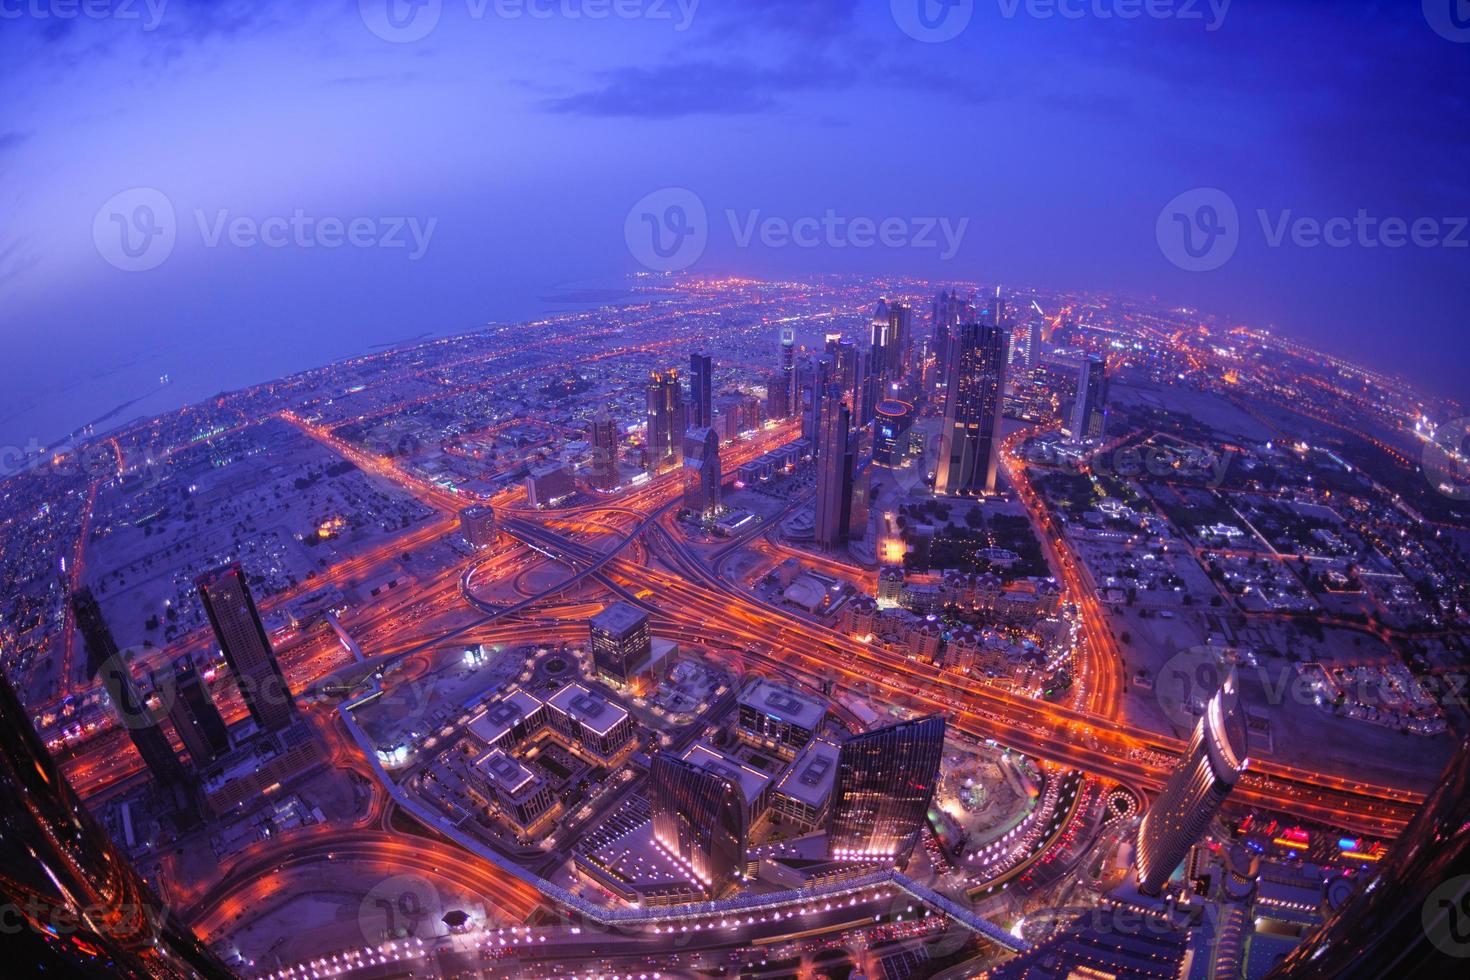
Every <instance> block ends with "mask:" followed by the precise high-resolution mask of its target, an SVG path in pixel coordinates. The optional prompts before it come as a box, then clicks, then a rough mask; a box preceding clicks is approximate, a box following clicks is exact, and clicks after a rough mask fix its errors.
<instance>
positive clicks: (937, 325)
mask: <svg viewBox="0 0 1470 980" xmlns="http://www.w3.org/2000/svg"><path fill="white" fill-rule="evenodd" d="M932 316H933V321H934V334H933V347H934V356H935V359H936V360H937V362H938V363H937V365H936V368H937V377H938V379H939V383H940V384H945V383H947V382H948V380H949V353H950V343H951V341H953V339H954V338H955V336H956V335H958V334H959V332H960V324H962V323H968V322H969V321H970V320H973V319H974V318H975V310H974V307H973V306H972V305H971V304H970V302H969V300H965V299H961V298H960V296H959V293H957V292H955V291H954V290H953V289H951V290H950V291H949V292H947V293H946V292H944V291H943V290H941V291H940V293H939V296H938V297H936V298H935V300H934V307H933V314H932Z"/></svg>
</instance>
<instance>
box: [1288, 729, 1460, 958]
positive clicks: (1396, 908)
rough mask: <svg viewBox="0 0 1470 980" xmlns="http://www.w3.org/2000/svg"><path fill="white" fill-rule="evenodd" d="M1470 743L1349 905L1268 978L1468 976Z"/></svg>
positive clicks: (1361, 883)
mask: <svg viewBox="0 0 1470 980" xmlns="http://www.w3.org/2000/svg"><path fill="white" fill-rule="evenodd" d="M1467 826H1470V740H1467V739H1465V738H1461V740H1460V747H1459V749H1458V750H1457V751H1456V752H1455V755H1454V757H1453V758H1452V759H1450V762H1449V765H1448V766H1447V767H1446V768H1445V771H1444V774H1443V775H1442V776H1440V779H1439V782H1438V783H1437V784H1436V785H1435V787H1434V788H1433V789H1432V790H1431V791H1430V793H1429V796H1428V797H1427V798H1426V799H1425V800H1424V803H1423V805H1422V806H1421V807H1420V808H1419V812H1418V813H1416V814H1415V815H1414V819H1413V820H1410V821H1409V826H1408V827H1407V828H1405V830H1404V832H1403V833H1402V834H1401V835H1399V838H1398V839H1397V840H1396V841H1394V842H1393V844H1392V845H1391V847H1392V850H1391V851H1390V852H1389V854H1388V857H1387V859H1385V860H1383V861H1382V862H1380V863H1378V864H1377V865H1376V866H1374V867H1373V868H1372V870H1371V871H1369V872H1368V873H1367V874H1364V875H1359V876H1357V878H1358V887H1357V890H1356V892H1355V894H1354V895H1353V897H1352V898H1351V899H1349V900H1348V902H1347V904H1346V905H1344V906H1343V907H1342V909H1341V910H1340V911H1338V913H1337V914H1336V915H1335V916H1333V917H1332V918H1330V919H1328V920H1327V921H1326V922H1325V923H1324V924H1323V925H1322V927H1321V929H1319V930H1318V931H1317V932H1315V933H1313V934H1311V935H1309V936H1307V938H1306V939H1305V940H1304V941H1303V942H1302V944H1301V945H1300V946H1298V947H1297V948H1296V949H1294V950H1292V951H1291V952H1290V953H1289V954H1287V956H1286V959H1285V960H1283V961H1282V962H1281V963H1280V964H1279V965H1278V966H1277V967H1276V969H1275V971H1274V972H1273V973H1271V974H1270V976H1269V978H1268V980H1316V978H1318V977H1332V978H1333V980H1381V978H1383V977H1403V978H1406V980H1407V978H1411V977H1454V976H1464V974H1465V962H1466V961H1465V954H1466V952H1470V932H1467V920H1466V913H1467V910H1470V876H1467V875H1466V869H1467V868H1470V833H1466V830H1465V828H1466V827H1467Z"/></svg>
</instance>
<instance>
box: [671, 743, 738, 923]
mask: <svg viewBox="0 0 1470 980" xmlns="http://www.w3.org/2000/svg"><path fill="white" fill-rule="evenodd" d="M648 786H649V803H650V804H651V805H652V810H653V836H654V840H656V841H657V842H658V843H659V845H660V846H661V847H663V848H664V850H666V851H667V852H669V854H671V855H672V856H673V857H674V858H676V859H677V860H678V862H679V864H681V865H682V866H683V867H684V868H685V870H687V871H689V872H690V873H691V874H692V875H693V876H694V877H695V878H696V879H697V880H698V881H699V883H700V884H702V885H703V886H704V887H705V888H707V889H708V890H709V894H710V896H711V897H715V896H718V895H719V894H720V893H721V892H723V891H724V890H725V889H726V888H727V887H728V886H729V885H730V884H731V883H732V882H733V881H735V879H736V878H737V877H738V876H739V874H740V872H741V871H742V870H743V868H744V865H745V845H746V840H747V837H748V835H749V831H750V828H749V826H748V825H747V822H746V814H745V805H744V803H745V800H744V797H743V796H742V795H741V791H740V785H739V783H737V782H736V781H735V780H734V779H733V778H730V777H728V776H724V775H721V774H720V773H719V772H717V771H715V770H714V769H710V768H705V767H703V766H699V765H696V764H694V763H692V762H685V761H684V760H682V759H680V758H678V757H677V756H674V755H670V754H669V753H667V752H660V753H659V754H658V755H656V756H654V757H653V762H652V764H651V765H650V766H649V769H648Z"/></svg>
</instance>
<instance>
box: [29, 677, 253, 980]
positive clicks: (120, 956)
mask: <svg viewBox="0 0 1470 980" xmlns="http://www.w3.org/2000/svg"><path fill="white" fill-rule="evenodd" d="M0 867H3V868H4V869H5V873H4V874H3V875H0V904H3V906H4V908H5V909H7V910H8V914H7V916H6V923H5V925H6V928H5V932H6V933H7V935H6V936H5V954H6V964H7V967H6V971H7V972H8V973H10V974H11V975H12V976H16V977H46V976H50V977H126V978H129V980H156V978H160V977H163V978H185V977H194V976H202V977H208V978H216V977H218V978H226V977H229V976H231V974H230V971H229V970H228V969H227V968H226V967H225V966H224V964H223V963H221V962H219V960H218V959H216V958H215V956H214V955H213V954H212V953H210V952H209V950H208V949H207V948H206V947H205V946H204V944H203V943H201V942H200V941H199V940H198V938H197V937H195V935H194V934H193V933H192V932H190V931H189V930H188V928H187V927H185V926H184V925H183V924H182V923H180V922H179V921H178V920H177V919H176V918H175V917H174V916H173V915H172V914H170V913H169V912H168V911H167V910H166V909H165V908H164V907H163V905H162V904H161V903H160V902H159V901H158V899H157V898H156V897H155V896H154V895H153V893H152V892H151V891H150V890H149V888H148V886H147V884H146V883H145V882H144V881H143V879H142V878H141V877H139V876H138V873H137V872H136V871H134V870H133V868H132V866H131V865H130V864H128V861H127V859H126V858H125V857H124V856H123V855H122V854H121V853H120V852H119V851H118V850H117V847H116V846H115V845H114V844H113V843H112V840H111V839H110V838H109V837H108V836H107V834H106V833H104V832H103V830H102V829H101V828H100V827H99V826H98V825H97V823H96V822H95V821H94V820H93V819H92V815H91V814H90V813H88V812H87V808H86V806H84V805H83V803H82V801H81V799H80V798H79V797H78V796H77V795H76V793H75V792H74V791H73V790H72V788H71V784H70V783H68V782H67V781H66V777H65V775H63V774H62V772H61V769H60V768H58V767H57V765H56V764H55V762H54V761H53V760H52V759H51V756H50V755H49V754H48V753H47V751H46V747H45V745H43V744H42V743H41V739H40V738H39V737H38V736H37V735H36V730H35V729H34V728H33V727H32V726H31V722H30V719H29V717H27V715H26V712H25V709H24V708H23V707H22V706H21V704H20V701H19V699H18V698H16V696H15V691H14V690H13V689H12V688H11V686H10V682H9V681H8V680H7V679H6V678H5V677H4V676H3V673H0Z"/></svg>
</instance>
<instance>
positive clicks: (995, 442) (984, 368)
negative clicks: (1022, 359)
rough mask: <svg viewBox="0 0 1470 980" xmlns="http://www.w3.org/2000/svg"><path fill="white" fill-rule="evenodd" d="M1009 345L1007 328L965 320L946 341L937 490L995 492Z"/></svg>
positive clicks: (961, 493) (971, 493) (956, 493)
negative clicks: (947, 359)
mask: <svg viewBox="0 0 1470 980" xmlns="http://www.w3.org/2000/svg"><path fill="white" fill-rule="evenodd" d="M1009 349H1010V330H1009V328H1007V327H1004V326H1000V325H998V324H996V323H976V322H973V321H972V322H970V323H966V324H964V325H962V326H961V327H960V330H959V333H958V334H957V335H956V336H955V337H954V338H953V340H952V341H951V342H950V364H949V382H948V385H947V389H948V390H947V391H946V393H945V401H944V427H943V428H942V429H941V430H940V439H939V461H938V466H937V468H936V472H935V478H934V492H935V493H937V494H947V495H950V496H975V495H977V494H981V493H993V492H995V471H996V464H997V463H998V462H999V460H1000V418H1001V408H1002V406H1003V404H1004V401H1005V389H1006V355H1007V352H1008V351H1009Z"/></svg>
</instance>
